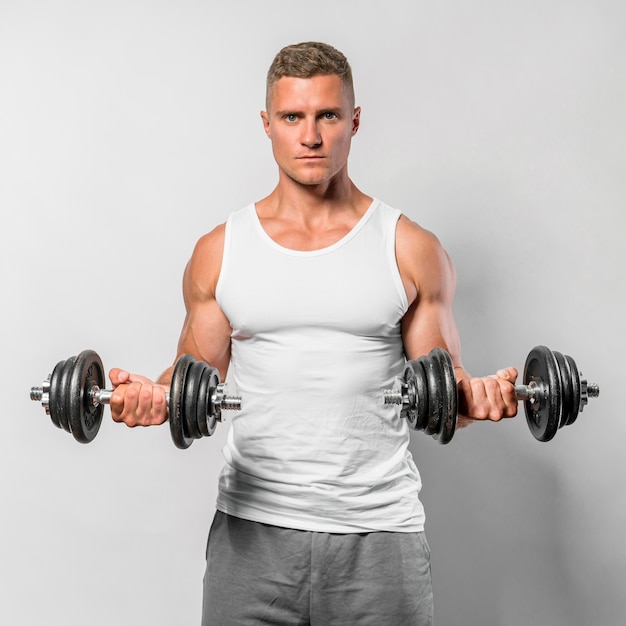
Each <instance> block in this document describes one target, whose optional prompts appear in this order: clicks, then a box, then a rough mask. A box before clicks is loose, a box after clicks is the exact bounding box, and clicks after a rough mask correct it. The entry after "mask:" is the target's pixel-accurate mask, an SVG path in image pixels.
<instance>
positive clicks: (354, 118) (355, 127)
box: [352, 107, 361, 137]
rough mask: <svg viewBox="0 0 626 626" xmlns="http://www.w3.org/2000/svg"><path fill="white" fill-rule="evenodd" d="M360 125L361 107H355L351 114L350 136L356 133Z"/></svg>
mask: <svg viewBox="0 0 626 626" xmlns="http://www.w3.org/2000/svg"><path fill="white" fill-rule="evenodd" d="M360 125H361V107H355V109H354V113H353V115H352V136H353V137H354V135H356V133H357V131H358V130H359V126H360Z"/></svg>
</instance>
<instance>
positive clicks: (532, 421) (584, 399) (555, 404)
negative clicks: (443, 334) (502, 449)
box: [384, 346, 600, 444]
mask: <svg viewBox="0 0 626 626" xmlns="http://www.w3.org/2000/svg"><path fill="white" fill-rule="evenodd" d="M523 380H524V384H523V385H516V386H515V395H516V397H517V399H518V400H520V401H523V402H524V409H525V413H526V421H527V422H528V427H529V428H530V431H531V432H532V434H533V436H534V437H535V439H537V440H538V441H550V440H551V439H552V438H553V437H554V435H555V434H556V432H557V430H558V429H559V428H562V427H563V426H568V425H570V424H573V423H574V421H575V420H576V418H577V416H578V413H579V412H581V411H582V410H583V409H584V407H585V406H586V405H587V403H588V400H589V398H596V397H598V396H599V394H600V388H599V387H598V385H596V384H591V383H588V382H587V380H586V379H584V378H583V377H582V374H581V373H580V372H579V371H578V368H577V367H576V363H575V362H574V359H572V357H570V356H567V355H563V354H561V353H560V352H553V351H552V350H550V349H549V348H547V347H546V346H537V347H535V348H533V349H532V350H531V351H530V353H529V354H528V357H527V358H526V364H525V366H524V376H523ZM384 402H385V404H397V405H401V408H400V415H401V417H406V418H407V420H408V422H409V424H411V426H412V427H413V428H415V429H416V430H424V431H425V432H426V434H429V435H432V436H433V437H434V438H435V439H437V440H438V441H439V442H440V443H444V444H445V443H448V442H449V441H450V440H451V439H452V437H453V435H454V432H455V429H456V422H457V415H456V411H457V402H458V401H457V395H456V377H455V375H454V366H453V364H452V359H451V358H450V355H449V354H448V353H447V352H446V351H445V350H442V349H441V348H435V349H434V350H432V351H431V352H430V353H429V354H428V356H422V357H420V358H418V359H416V360H413V361H408V362H407V363H406V365H405V368H404V373H403V375H402V377H400V378H399V379H398V380H397V382H396V385H395V386H394V388H393V389H390V390H387V391H385V392H384ZM452 413H454V415H453V414H452Z"/></svg>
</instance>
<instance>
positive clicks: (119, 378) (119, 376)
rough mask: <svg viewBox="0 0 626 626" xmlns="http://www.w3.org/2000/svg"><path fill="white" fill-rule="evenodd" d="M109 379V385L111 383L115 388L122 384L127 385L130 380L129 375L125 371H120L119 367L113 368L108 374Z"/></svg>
mask: <svg viewBox="0 0 626 626" xmlns="http://www.w3.org/2000/svg"><path fill="white" fill-rule="evenodd" d="M109 378H110V379H111V383H113V386H114V387H116V386H117V385H123V384H124V383H127V382H128V380H129V379H130V374H129V373H128V372H127V371H125V370H122V369H120V368H119V367H114V368H113V369H111V371H110V372H109Z"/></svg>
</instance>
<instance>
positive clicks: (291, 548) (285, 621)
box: [202, 512, 433, 626]
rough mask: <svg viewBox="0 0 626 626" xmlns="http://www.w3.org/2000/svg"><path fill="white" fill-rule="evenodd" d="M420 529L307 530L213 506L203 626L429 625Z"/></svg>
mask: <svg viewBox="0 0 626 626" xmlns="http://www.w3.org/2000/svg"><path fill="white" fill-rule="evenodd" d="M432 614H433V597H432V587H431V577H430V552H429V549H428V544H427V542H426V537H425V536H424V533H391V532H372V533H359V534H335V533H320V532H308V531H302V530H292V529H288V528H280V527H277V526H270V525H267V524H259V523H257V522H249V521H246V520H242V519H239V518H236V517H232V516H229V515H226V514H224V513H220V512H218V513H216V515H215V519H214V520H213V525H212V526H211V531H210V533H209V541H208V545H207V568H206V574H205V577H204V600H203V607H202V626H247V625H252V624H254V625H255V626H256V625H259V624H267V625H268V626H270V625H271V626H283V625H284V626H305V625H310V626H350V625H352V624H354V625H358V626H361V625H363V626H431V625H432V619H433V617H432Z"/></svg>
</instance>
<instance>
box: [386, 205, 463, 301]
mask: <svg viewBox="0 0 626 626" xmlns="http://www.w3.org/2000/svg"><path fill="white" fill-rule="evenodd" d="M396 258H397V262H398V268H399V270H400V274H401V276H402V280H403V282H404V284H405V287H407V292H408V293H410V292H413V295H414V297H416V296H417V294H418V293H419V294H422V295H425V294H426V293H435V292H440V291H441V290H444V291H449V290H450V289H452V290H453V289H454V284H455V271H454V265H453V263H452V260H451V258H450V256H449V255H448V253H447V252H446V250H445V249H444V247H443V246H442V245H441V242H440V241H439V239H438V238H437V236H436V235H435V234H434V233H432V232H430V231H429V230H426V229H425V228H422V227H421V226H420V225H419V224H416V223H415V222H413V221H412V220H410V219H409V218H408V217H407V216H406V215H404V214H402V215H401V216H400V218H399V220H398V226H397V229H396Z"/></svg>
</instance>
